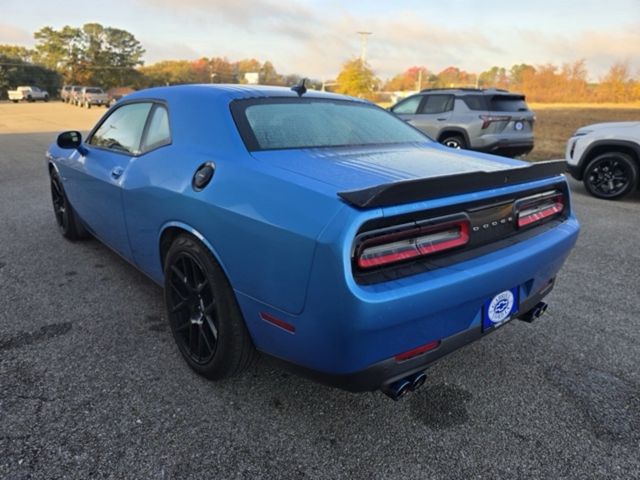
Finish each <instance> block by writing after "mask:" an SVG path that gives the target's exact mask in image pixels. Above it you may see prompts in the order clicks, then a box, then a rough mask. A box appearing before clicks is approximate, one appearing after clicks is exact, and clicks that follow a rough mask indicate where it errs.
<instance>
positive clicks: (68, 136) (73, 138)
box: [56, 130, 82, 150]
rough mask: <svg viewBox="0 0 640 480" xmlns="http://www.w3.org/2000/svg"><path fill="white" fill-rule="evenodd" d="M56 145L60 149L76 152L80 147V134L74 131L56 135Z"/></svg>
mask: <svg viewBox="0 0 640 480" xmlns="http://www.w3.org/2000/svg"><path fill="white" fill-rule="evenodd" d="M56 143H57V144H58V146H59V147H60V148H67V149H76V150H78V149H79V148H80V146H81V145H82V134H81V133H80V132H77V131H75V130H71V131H69V132H62V133H61V134H60V135H58V140H57V141H56Z"/></svg>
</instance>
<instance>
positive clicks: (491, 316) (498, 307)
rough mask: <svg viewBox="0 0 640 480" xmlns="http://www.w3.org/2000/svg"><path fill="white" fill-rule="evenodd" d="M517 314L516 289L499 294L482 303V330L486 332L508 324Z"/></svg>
mask: <svg viewBox="0 0 640 480" xmlns="http://www.w3.org/2000/svg"><path fill="white" fill-rule="evenodd" d="M517 312H518V287H515V288H512V289H511V290H505V291H504V292H500V293H499V294H497V295H496V296H495V297H493V298H492V299H491V300H487V301H486V302H485V303H484V308H483V312H482V330H483V331H485V332H486V331H487V330H491V329H492V328H496V327H499V326H500V325H503V324H504V323H506V322H508V321H509V320H511V319H512V318H513V316H514V315H515V314H516V313H517Z"/></svg>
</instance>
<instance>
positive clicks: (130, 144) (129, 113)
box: [89, 103, 152, 155]
mask: <svg viewBox="0 0 640 480" xmlns="http://www.w3.org/2000/svg"><path fill="white" fill-rule="evenodd" d="M151 106H152V104H151V103H131V104H129V105H123V106H122V107H120V108H118V109H117V110H115V111H114V112H113V113H112V114H111V115H109V116H108V117H107V119H106V120H105V121H104V122H102V125H100V127H99V128H98V130H96V132H95V133H94V134H93V136H92V137H91V139H90V140H89V144H90V145H95V146H96V147H102V148H108V149H109V150H114V151H116V152H123V153H130V154H133V155H135V154H138V153H140V141H141V140H142V132H143V130H144V125H145V123H146V122H147V116H148V115H149V111H150V110H151Z"/></svg>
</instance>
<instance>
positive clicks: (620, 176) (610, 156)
mask: <svg viewBox="0 0 640 480" xmlns="http://www.w3.org/2000/svg"><path fill="white" fill-rule="evenodd" d="M583 182H584V186H585V188H586V189H587V191H588V192H589V193H590V194H591V195H593V196H594V197H597V198H602V199H605V200H616V199H619V198H622V197H624V196H625V195H627V194H628V193H630V192H631V191H633V190H634V189H635V188H636V187H637V186H638V164H637V163H636V162H634V160H633V158H631V156H630V155H628V154H626V153H622V152H607V153H604V154H602V155H598V156H597V157H596V158H594V159H593V160H591V161H590V162H589V163H588V164H587V168H585V169H584V176H583Z"/></svg>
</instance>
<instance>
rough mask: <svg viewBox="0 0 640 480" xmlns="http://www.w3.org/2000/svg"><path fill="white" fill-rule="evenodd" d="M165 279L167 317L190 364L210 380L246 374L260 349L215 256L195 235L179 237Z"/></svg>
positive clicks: (173, 244)
mask: <svg viewBox="0 0 640 480" xmlns="http://www.w3.org/2000/svg"><path fill="white" fill-rule="evenodd" d="M164 279H165V280H164V298H165V306H166V309H167V317H168V319H169V324H170V326H171V331H172V333H173V338H174V339H175V341H176V344H177V345H178V349H179V350H180V353H181V354H182V356H183V357H184V359H185V360H186V361H187V364H189V366H190V367H191V368H192V369H193V370H195V371H196V372H197V373H199V374H200V375H202V376H204V377H206V378H208V379H211V380H219V379H223V378H227V377H231V376H233V375H236V374H238V373H240V372H242V371H243V370H245V369H246V368H247V367H248V366H249V365H250V364H251V362H252V361H253V359H254V358H255V356H256V350H255V347H254V346H253V342H252V341H251V337H250V335H249V332H248V330H247V327H246V326H245V323H244V319H243V318H242V314H241V312H240V308H239V307H238V303H237V301H236V298H235V294H234V293H233V290H232V289H231V286H230V284H229V281H228V280H227V278H226V276H225V274H224V272H223V270H222V268H221V267H220V265H219V264H218V262H217V261H216V260H215V258H214V257H213V255H211V252H209V250H208V249H207V248H206V247H205V246H204V245H202V244H201V243H200V242H199V241H197V240H196V239H195V238H194V237H192V236H190V235H187V234H183V235H180V236H178V237H177V238H176V239H175V240H174V242H173V243H172V244H171V247H170V248H169V252H168V253H167V256H166V261H165V270H164Z"/></svg>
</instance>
